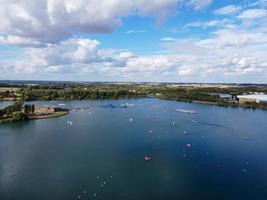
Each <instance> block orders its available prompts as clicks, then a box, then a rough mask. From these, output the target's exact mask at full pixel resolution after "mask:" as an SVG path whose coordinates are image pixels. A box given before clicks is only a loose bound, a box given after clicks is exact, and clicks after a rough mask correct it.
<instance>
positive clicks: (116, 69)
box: [0, 0, 267, 83]
mask: <svg viewBox="0 0 267 200" xmlns="http://www.w3.org/2000/svg"><path fill="white" fill-rule="evenodd" d="M266 55H267V0H223V1H222V0H0V80H57V81H92V82H93V81H116V82H121V81H123V82H130V81H131V82H132V81H134V82H140V81H141V82H143V81H146V82H203V83H205V82H206V83H218V82H219V83H267V56H266Z"/></svg>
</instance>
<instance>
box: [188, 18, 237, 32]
mask: <svg viewBox="0 0 267 200" xmlns="http://www.w3.org/2000/svg"><path fill="white" fill-rule="evenodd" d="M233 24H234V22H233V21H232V20H229V19H227V18H225V19H221V20H210V21H196V22H191V23H188V24H186V25H185V26H184V28H185V29H187V28H191V27H195V28H210V27H226V26H228V27H230V26H233Z"/></svg>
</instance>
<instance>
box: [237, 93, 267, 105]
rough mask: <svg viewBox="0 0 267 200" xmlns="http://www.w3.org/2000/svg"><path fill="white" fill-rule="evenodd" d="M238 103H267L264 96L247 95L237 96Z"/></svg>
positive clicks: (266, 96) (266, 97)
mask: <svg viewBox="0 0 267 200" xmlns="http://www.w3.org/2000/svg"><path fill="white" fill-rule="evenodd" d="M237 98H238V99H239V102H240V103H254V102H255V103H267V95H266V94H248V95H238V96H237Z"/></svg>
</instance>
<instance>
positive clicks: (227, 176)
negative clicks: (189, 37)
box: [0, 98, 267, 200]
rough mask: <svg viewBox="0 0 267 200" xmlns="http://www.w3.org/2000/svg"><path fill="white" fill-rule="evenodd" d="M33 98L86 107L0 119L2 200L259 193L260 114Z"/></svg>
mask: <svg viewBox="0 0 267 200" xmlns="http://www.w3.org/2000/svg"><path fill="white" fill-rule="evenodd" d="M34 103H35V104H36V105H37V106H40V105H58V104H60V105H61V106H64V105H65V106H64V107H67V108H80V107H83V108H86V109H84V110H79V111H77V112H74V111H72V112H70V114H69V115H66V116H62V117H58V118H51V119H43V120H35V121H27V122H17V123H10V124H0V199H1V200H19V199H21V200H50V199H51V200H52V199H53V200H69V199H70V200H72V199H87V200H88V199H99V200H107V199H108V200H109V199H116V200H118V199H121V200H128V199H129V200H148V199H153V200H159V199H160V200H161V199H162V200H163V199H164V200H165V199H175V200H177V199H181V200H202V199H203V200H251V199H259V200H260V199H262V200H263V199H266V198H267V112H266V111H262V110H250V109H242V108H225V107H217V106H209V105H201V104H189V103H182V102H176V101H166V100H159V99H154V98H147V99H132V100H97V101H91V100H85V101H49V102H44V101H43V102H42V101H37V102H34ZM123 103H128V107H127V108H124V107H123V106H121V105H122V104H123ZM3 104H4V103H3V102H2V103H0V107H2V106H3ZM63 104H64V105H63ZM5 105H7V104H5ZM176 109H181V110H192V111H196V114H188V113H183V112H177V111H176ZM145 156H147V157H148V158H150V159H151V160H149V161H145V160H144V157H145Z"/></svg>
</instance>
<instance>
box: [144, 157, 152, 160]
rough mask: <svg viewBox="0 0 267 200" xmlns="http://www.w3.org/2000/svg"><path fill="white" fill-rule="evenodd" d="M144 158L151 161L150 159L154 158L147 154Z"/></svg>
mask: <svg viewBox="0 0 267 200" xmlns="http://www.w3.org/2000/svg"><path fill="white" fill-rule="evenodd" d="M144 160H145V161H150V160H152V158H151V157H149V156H145V157H144Z"/></svg>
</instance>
